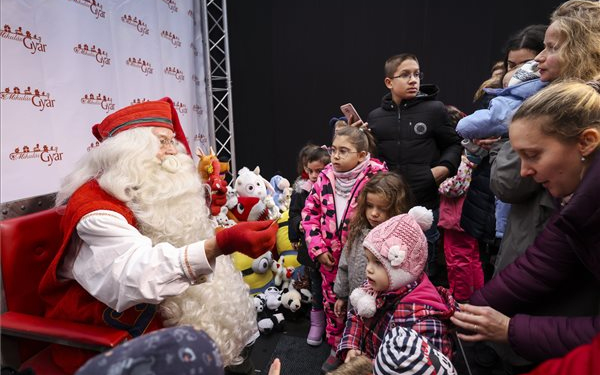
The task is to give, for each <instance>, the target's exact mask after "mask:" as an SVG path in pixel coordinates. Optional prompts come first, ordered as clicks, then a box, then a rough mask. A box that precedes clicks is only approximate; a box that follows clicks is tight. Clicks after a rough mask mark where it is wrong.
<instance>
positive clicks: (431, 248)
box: [425, 207, 440, 276]
mask: <svg viewBox="0 0 600 375" xmlns="http://www.w3.org/2000/svg"><path fill="white" fill-rule="evenodd" d="M431 211H432V212H433V223H431V228H429V229H428V230H426V231H425V237H427V265H426V266H425V272H427V275H428V276H433V275H432V272H433V273H435V271H436V270H437V266H436V250H437V244H438V240H439V239H440V231H439V230H438V226H437V224H438V221H439V219H440V209H439V207H438V208H436V209H434V210H431Z"/></svg>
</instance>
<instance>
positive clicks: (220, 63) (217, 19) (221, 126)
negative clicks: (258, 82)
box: [202, 0, 237, 181]
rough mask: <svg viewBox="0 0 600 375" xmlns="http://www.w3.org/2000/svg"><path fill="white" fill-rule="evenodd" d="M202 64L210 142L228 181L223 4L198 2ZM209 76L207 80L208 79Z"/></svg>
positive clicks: (231, 150) (230, 142)
mask: <svg viewBox="0 0 600 375" xmlns="http://www.w3.org/2000/svg"><path fill="white" fill-rule="evenodd" d="M202 25H203V28H204V32H203V41H204V51H205V53H204V60H205V66H206V72H207V79H206V90H207V98H210V99H209V100H207V101H208V111H207V112H208V121H209V132H211V133H210V134H209V135H210V142H211V145H212V146H213V149H214V150H215V152H216V154H217V156H218V157H219V159H225V160H228V161H229V165H230V172H229V177H230V178H229V179H228V180H229V181H232V180H233V178H234V177H235V176H236V173H237V166H236V163H235V143H234V136H233V106H232V103H233V101H232V98H231V75H230V65H229V39H228V35H227V0H202ZM209 75H210V79H208V76H209Z"/></svg>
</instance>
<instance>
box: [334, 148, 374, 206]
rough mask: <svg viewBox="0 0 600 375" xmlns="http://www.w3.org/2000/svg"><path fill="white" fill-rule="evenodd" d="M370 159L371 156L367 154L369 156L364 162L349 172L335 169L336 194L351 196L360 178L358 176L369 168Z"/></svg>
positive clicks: (345, 197)
mask: <svg viewBox="0 0 600 375" xmlns="http://www.w3.org/2000/svg"><path fill="white" fill-rule="evenodd" d="M370 160H371V156H370V155H368V154H367V157H366V158H365V160H364V161H363V162H362V163H360V164H358V165H357V166H356V167H354V168H352V169H351V170H349V171H347V172H336V171H335V170H334V171H333V175H334V176H335V194H336V195H339V196H340V197H342V198H344V199H348V198H349V197H350V193H351V192H352V188H353V187H354V184H355V183H356V180H357V179H358V176H359V175H360V174H361V173H362V172H363V171H364V170H365V169H366V168H367V165H369V161H370Z"/></svg>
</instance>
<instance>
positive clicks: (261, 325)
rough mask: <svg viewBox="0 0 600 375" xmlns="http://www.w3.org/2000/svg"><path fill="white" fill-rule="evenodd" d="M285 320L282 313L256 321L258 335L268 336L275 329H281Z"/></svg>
mask: <svg viewBox="0 0 600 375" xmlns="http://www.w3.org/2000/svg"><path fill="white" fill-rule="evenodd" d="M284 320H285V318H284V317H283V314H282V313H277V314H273V315H271V316H268V317H265V318H262V319H260V320H259V321H258V330H259V331H260V333H264V334H269V333H271V332H272V331H273V330H275V329H280V328H281V327H283V323H284Z"/></svg>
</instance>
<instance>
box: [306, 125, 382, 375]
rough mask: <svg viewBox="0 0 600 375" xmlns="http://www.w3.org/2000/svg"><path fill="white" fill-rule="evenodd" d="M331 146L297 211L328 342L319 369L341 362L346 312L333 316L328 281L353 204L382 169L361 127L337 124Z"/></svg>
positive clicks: (330, 282) (335, 266) (326, 369)
mask: <svg viewBox="0 0 600 375" xmlns="http://www.w3.org/2000/svg"><path fill="white" fill-rule="evenodd" d="M335 129H336V130H335V133H334V136H333V143H332V146H331V147H330V148H329V149H328V152H329V153H330V155H331V163H330V164H328V165H327V166H326V167H325V169H324V170H323V171H322V172H321V173H320V174H319V177H318V178H317V181H316V182H315V183H314V185H313V189H312V191H311V193H310V194H309V196H308V198H307V199H306V203H305V206H304V209H303V210H302V227H303V228H304V233H305V235H306V244H307V247H308V253H309V255H310V257H311V258H312V259H313V260H316V262H318V266H319V270H320V272H321V276H322V278H323V282H322V292H323V310H324V312H325V318H326V329H325V332H326V337H327V343H328V344H329V345H330V346H331V353H330V356H329V358H327V360H326V361H325V363H324V364H323V367H322V370H323V372H329V371H332V370H334V369H335V368H337V367H338V366H339V365H340V363H341V361H340V360H339V359H338V358H337V357H336V354H335V350H336V348H337V346H338V344H339V342H340V339H341V336H342V333H343V330H344V320H345V316H336V315H335V312H334V305H335V301H336V300H337V297H336V295H335V293H334V291H333V284H334V281H335V277H336V274H337V269H338V263H339V260H340V255H341V252H342V248H343V247H344V244H345V243H346V239H347V237H348V232H349V223H350V219H351V218H352V217H353V215H354V213H355V210H356V207H357V205H358V196H359V193H360V192H361V190H362V189H363V187H364V186H365V184H366V183H367V182H368V181H369V179H370V178H371V177H372V176H373V175H375V174H376V173H378V172H380V171H384V170H386V169H387V168H386V167H385V165H384V164H383V163H382V162H380V161H379V160H377V159H374V158H371V156H370V153H369V149H371V147H372V145H373V137H372V136H371V134H370V132H369V131H368V130H366V129H363V128H360V127H355V126H348V125H345V126H336V127H335Z"/></svg>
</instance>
